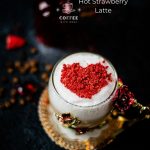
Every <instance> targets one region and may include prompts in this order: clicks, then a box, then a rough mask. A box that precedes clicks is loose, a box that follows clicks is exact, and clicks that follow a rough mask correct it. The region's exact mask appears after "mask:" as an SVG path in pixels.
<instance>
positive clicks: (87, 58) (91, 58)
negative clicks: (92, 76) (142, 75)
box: [53, 52, 117, 107]
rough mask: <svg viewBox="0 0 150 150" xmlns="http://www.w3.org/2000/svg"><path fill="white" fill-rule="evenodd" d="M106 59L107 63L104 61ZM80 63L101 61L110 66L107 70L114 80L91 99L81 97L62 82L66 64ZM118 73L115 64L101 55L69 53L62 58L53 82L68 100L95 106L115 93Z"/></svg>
mask: <svg viewBox="0 0 150 150" xmlns="http://www.w3.org/2000/svg"><path fill="white" fill-rule="evenodd" d="M103 61H105V63H103ZM73 63H79V64H80V65H81V66H82V67H87V66H88V65H90V64H96V63H101V64H102V65H104V66H108V69H107V72H108V74H109V73H111V76H112V82H109V83H108V85H107V86H105V87H103V88H102V89H101V90H100V91H99V92H98V93H97V94H95V95H93V96H92V98H91V99H88V98H81V97H79V96H78V95H76V94H75V93H73V92H72V91H70V90H69V89H67V88H66V87H65V86H64V85H63V84H62V83H61V81H60V80H61V71H62V69H63V65H64V64H73ZM116 80H117V74H116V71H115V70H114V68H113V66H112V65H111V64H110V62H108V61H107V60H106V59H105V58H103V57H102V56H100V55H97V54H93V53H88V52H81V53H75V54H72V55H69V56H68V57H66V58H64V59H63V60H61V61H60V62H59V63H58V65H57V66H56V68H55V71H54V76H53V83H54V86H55V89H56V91H57V92H58V94H59V95H60V96H61V97H62V98H63V99H64V100H65V101H67V102H69V103H71V104H73V105H76V106H82V107H87V106H88V107H89V106H94V105H97V104H99V103H102V102H104V101H105V100H106V99H108V98H109V96H110V95H111V94H112V93H113V91H114V89H115V86H116Z"/></svg>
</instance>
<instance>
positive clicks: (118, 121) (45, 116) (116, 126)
mask: <svg viewBox="0 0 150 150" xmlns="http://www.w3.org/2000/svg"><path fill="white" fill-rule="evenodd" d="M50 106H51V104H50V101H49V98H48V90H47V88H46V89H45V90H44V91H43V92H42V95H41V97H40V101H39V107H38V113H39V119H40V121H41V124H42V126H43V129H44V130H45V132H46V133H47V135H48V136H49V137H50V139H51V140H52V141H54V142H55V143H56V144H57V145H59V146H60V147H63V148H65V149H67V150H92V149H93V150H94V149H102V148H103V147H104V146H106V145H107V144H109V143H111V142H112V141H113V139H114V138H115V137H116V135H117V134H119V133H120V132H121V131H123V128H122V126H123V124H124V122H125V118H123V117H117V118H111V117H110V121H109V122H108V127H107V128H106V129H103V130H102V132H101V134H100V136H98V137H93V138H90V139H89V140H86V141H77V140H69V139H67V138H66V137H64V136H63V134H61V133H59V132H58V131H57V130H56V129H55V128H54V126H55V123H54V122H52V121H51V119H50V117H51V116H52V114H51V113H50V112H49V110H48V108H49V107H50ZM68 130H69V129H68Z"/></svg>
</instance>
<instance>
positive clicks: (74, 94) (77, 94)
mask: <svg viewBox="0 0 150 150" xmlns="http://www.w3.org/2000/svg"><path fill="white" fill-rule="evenodd" d="M117 81H118V78H117V73H116V71H115V69H114V67H113V66H112V64H111V63H110V62H109V61H108V60H107V59H106V58H104V57H102V56H101V55H98V54H94V53H88V52H80V53H75V54H71V55H69V56H67V57H65V58H63V59H62V60H61V61H59V62H58V63H57V64H56V66H55V67H54V69H53V72H52V74H51V77H50V80H49V86H48V93H49V100H50V103H51V106H52V110H51V111H52V113H53V114H54V115H53V119H54V121H56V122H57V119H56V116H55V114H68V113H69V114H71V116H73V117H76V118H78V119H79V120H80V123H79V124H78V125H77V127H92V126H95V125H97V124H98V123H100V122H101V121H102V120H103V119H104V118H105V116H106V115H107V114H108V113H109V112H110V111H111V109H112V98H113V97H114V94H115V91H116V90H117ZM57 124H58V128H60V130H62V132H65V133H64V134H68V135H67V136H68V137H69V134H70V137H71V138H73V139H74V138H77V137H76V136H75V134H74V136H73V135H72V134H73V133H71V132H73V131H67V130H69V129H66V128H63V127H62V126H61V125H60V124H59V122H57ZM63 130H64V131H63ZM69 132H70V133H69ZM92 132H94V131H92ZM93 136H94V135H93ZM86 138H88V136H86ZM83 139H84V138H83Z"/></svg>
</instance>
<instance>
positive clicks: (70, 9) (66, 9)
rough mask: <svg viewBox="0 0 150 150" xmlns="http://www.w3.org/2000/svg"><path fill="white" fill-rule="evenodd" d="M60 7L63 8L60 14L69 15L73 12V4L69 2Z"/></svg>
mask: <svg viewBox="0 0 150 150" xmlns="http://www.w3.org/2000/svg"><path fill="white" fill-rule="evenodd" d="M62 7H63V9H62V12H63V13H64V14H71V13H72V12H75V9H73V3H70V2H67V3H64V4H63V5H62Z"/></svg>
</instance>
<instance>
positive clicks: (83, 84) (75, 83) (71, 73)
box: [61, 63, 112, 99]
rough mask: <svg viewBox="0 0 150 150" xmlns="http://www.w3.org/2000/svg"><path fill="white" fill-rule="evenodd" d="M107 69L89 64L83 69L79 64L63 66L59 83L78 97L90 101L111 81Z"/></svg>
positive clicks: (99, 65) (100, 65)
mask: <svg viewBox="0 0 150 150" xmlns="http://www.w3.org/2000/svg"><path fill="white" fill-rule="evenodd" d="M107 68H108V66H103V65H102V64H101V63H97V64H90V65H88V66H87V67H85V68H83V67H82V66H80V64H79V63H73V64H71V65H69V64H64V65H63V69H62V71H61V73H62V74H61V82H62V83H63V84H64V86H65V87H66V88H68V89H69V90H70V91H72V92H73V93H75V94H76V95H78V96H79V97H81V98H89V99H91V98H92V96H93V95H94V94H96V93H98V92H99V91H100V90H101V89H102V88H103V87H105V86H106V85H108V83H109V82H111V81H112V77H111V74H108V72H107Z"/></svg>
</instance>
